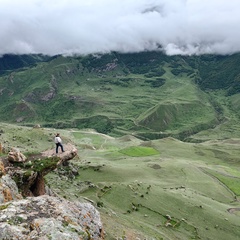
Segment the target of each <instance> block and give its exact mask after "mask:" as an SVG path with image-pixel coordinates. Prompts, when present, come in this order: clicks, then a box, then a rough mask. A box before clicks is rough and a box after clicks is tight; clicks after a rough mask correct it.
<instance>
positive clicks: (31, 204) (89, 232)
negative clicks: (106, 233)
mask: <svg viewBox="0 0 240 240" xmlns="http://www.w3.org/2000/svg"><path fill="white" fill-rule="evenodd" d="M101 235H102V223H101V219H100V215H99V212H98V211H97V210H96V209H95V208H94V207H93V206H92V205H91V204H89V203H80V202H74V203H73V202H70V201H67V200H64V199H61V198H58V197H51V196H47V195H44V196H40V197H28V198H26V199H22V200H19V201H12V202H10V203H7V204H1V205H0V239H9V240H10V239H11V240H15V239H29V240H30V239H73V240H74V239H76V240H79V239H101Z"/></svg>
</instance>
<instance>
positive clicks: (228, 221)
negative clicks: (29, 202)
mask: <svg viewBox="0 0 240 240" xmlns="http://www.w3.org/2000/svg"><path fill="white" fill-rule="evenodd" d="M56 131H59V132H60V133H61V136H62V139H63V144H64V146H67V143H72V144H74V145H75V146H76V147H77V149H78V155H79V157H75V158H74V159H73V160H71V161H70V163H69V165H67V166H61V167H60V168H59V170H58V171H54V172H51V173H50V174H48V175H46V176H45V179H46V183H47V184H48V186H49V187H50V188H51V190H52V191H53V192H54V193H56V194H57V195H58V196H61V197H63V198H65V199H66V200H71V201H79V200H82V201H85V202H89V203H91V204H92V205H94V206H95V208H97V209H98V211H99V212H100V215H101V220H102V222H103V228H104V231H105V232H106V235H105V239H106V240H112V239H128V240H132V239H141V240H143V239H154V240H155V239H156V240H158V239H159V240H160V239H164V240H165V239H166V240H179V239H181V240H185V239H209V240H216V239H218V240H226V239H229V240H236V239H239V238H240V231H239V227H240V221H239V218H240V171H239V170H240V161H239V154H240V149H239V144H240V138H230V139H226V140H221V141H219V140H214V141H207V142H204V143H186V142H182V141H179V140H177V139H173V138H170V137H168V138H163V139H158V140H152V141H143V140H140V139H138V138H135V137H133V136H131V135H125V136H122V137H119V138H114V137H110V136H108V135H104V134H100V133H97V132H96V131H94V130H90V129H88V130H86V129H85V130H77V129H62V130H59V129H50V128H32V127H22V126H17V125H12V124H2V123H0V132H1V135H0V143H2V146H3V148H4V149H6V150H7V149H8V148H11V147H13V146H15V147H16V146H17V147H18V149H20V150H21V151H22V152H23V153H25V154H26V152H27V153H28V154H26V155H27V156H31V154H33V153H35V154H37V153H39V152H42V151H45V150H50V149H52V151H53V150H54V143H53V137H54V133H55V132H56ZM4 154H5V152H3V153H2V154H0V156H2V157H4ZM25 164H26V163H25ZM35 164H36V165H35ZM38 165H39V160H38V159H35V160H32V163H31V164H30V165H27V164H26V165H25V167H26V168H27V169H31V170H33V168H32V167H33V166H38ZM41 166H42V165H41ZM43 166H44V165H43ZM43 166H42V167H43ZM10 170H11V169H10ZM29 182H31V181H29ZM24 186H25V185H24ZM46 197H47V196H46ZM44 204H45V202H44ZM2 206H3V207H2V209H1V208H0V211H2V210H3V208H4V206H6V203H5V204H4V205H2ZM40 206H41V205H40ZM43 206H46V204H45V205H43ZM9 207H11V205H9ZM11 209H12V208H11ZM41 209H42V211H41V213H42V214H41V216H48V215H46V214H48V211H47V209H45V208H44V207H43V208H41ZM62 209H66V206H64V208H62ZM35 211H36V209H35V210H34V212H35ZM50 213H51V214H52V212H50ZM21 214H25V212H24V213H23V212H21ZM3 215H4V216H6V215H5V214H4V213H2V216H3ZM16 216H22V215H16ZM51 217H52V215H51ZM35 218H36V215H35V214H33V215H32V217H30V218H29V219H30V220H32V219H35ZM24 219H25V218H24ZM29 219H28V220H29ZM44 219H45V220H46V218H44ZM44 219H43V220H44ZM70 219H72V218H70ZM7 220H8V223H9V224H10V223H12V224H18V225H19V226H21V224H22V221H20V220H21V218H20V217H19V219H18V221H16V220H15V217H14V218H10V220H9V219H7ZM7 220H6V217H2V218H1V221H2V223H4V222H6V221H7ZM13 220H14V221H13ZM45 220H44V221H45ZM25 221H26V219H25V220H24V222H25ZM12 224H11V226H14V225H12ZM65 225H66V226H67V224H65ZM66 226H65V227H66ZM74 226H76V225H74ZM24 227H25V225H24ZM22 228H23V227H22ZM22 228H21V229H22ZM71 231H73V232H75V228H71ZM39 232H40V233H41V231H39ZM55 232H56V229H55V228H53V232H52V233H53V234H54V233H55Z"/></svg>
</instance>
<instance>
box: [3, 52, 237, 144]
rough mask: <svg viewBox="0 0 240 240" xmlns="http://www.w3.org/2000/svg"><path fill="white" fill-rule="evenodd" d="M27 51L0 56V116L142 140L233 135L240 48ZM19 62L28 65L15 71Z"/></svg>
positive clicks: (13, 121) (7, 119)
mask: <svg viewBox="0 0 240 240" xmlns="http://www.w3.org/2000/svg"><path fill="white" fill-rule="evenodd" d="M12 58H13V57H12ZM12 58H10V59H12ZM25 58H26V56H25ZM25 58H23V57H19V56H17V57H16V58H15V59H14V60H11V61H10V60H9V61H7V59H5V60H4V61H3V59H2V60H1V61H0V63H2V64H3V63H4V66H5V67H6V68H5V69H7V66H10V67H9V68H8V70H9V69H10V70H11V71H10V72H8V73H6V72H5V74H4V75H3V76H2V77H0V101H1V105H0V121H5V122H12V123H19V124H21V125H33V124H36V123H38V124H42V125H43V126H46V127H59V128H66V127H68V128H69V127H71V128H80V129H81V128H94V129H96V130H97V131H99V132H102V133H108V134H111V135H115V136H120V135H124V134H128V133H131V134H132V135H135V136H138V137H140V138H143V139H155V138H161V137H165V136H173V137H177V138H179V139H186V140H190V141H198V140H201V139H202V137H201V132H202V131H204V130H207V131H209V132H210V134H208V138H209V139H211V135H215V134H218V135H219V138H225V137H226V135H228V134H231V133H230V132H234V134H236V135H237V134H239V131H240V129H238V126H237V122H238V120H239V110H238V109H240V107H239V106H240V102H239V101H237V99H238V91H239V90H238V78H239V74H240V73H239V71H238V68H237V67H236V66H237V64H238V63H239V59H240V55H238V54H236V55H232V56H222V57H221V56H212V55H206V56H191V57H186V56H184V57H182V56H171V57H170V56H166V55H164V54H162V53H160V52H143V53H136V54H119V53H111V54H105V55H99V54H96V55H89V56H82V57H62V56H56V57H54V58H51V59H48V62H44V61H43V58H42V59H40V60H38V61H37V60H35V62H34V64H35V65H34V66H33V65H31V64H32V63H33V62H32V61H33V60H31V61H30V60H29V62H28V61H27V60H26V61H23V59H25ZM39 58H40V57H39ZM19 59H20V60H21V61H20V60H19ZM26 59H28V58H26ZM30 59H32V58H30ZM45 60H46V59H45ZM11 62H14V66H13V67H12V65H11V64H10V63H11ZM18 62H19V64H17V63H18ZM7 63H8V64H7ZM23 63H24V64H25V65H24V64H23ZM21 64H23V66H28V68H21V69H18V70H14V68H17V67H19V66H21ZM20 70H21V71H20ZM233 94H234V95H233ZM223 124H225V125H223ZM223 126H224V127H223ZM210 129H211V131H210ZM219 129H221V130H220V131H219ZM229 129H230V132H228V131H229ZM232 129H234V131H232ZM216 132H217V133H216ZM219 132H220V134H219ZM223 132H224V134H226V135H224V134H223ZM196 133H198V134H200V135H194V134H196ZM204 135H205V136H206V134H204ZM205 138H206V137H205ZM202 140H205V139H202Z"/></svg>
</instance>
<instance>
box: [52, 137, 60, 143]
mask: <svg viewBox="0 0 240 240" xmlns="http://www.w3.org/2000/svg"><path fill="white" fill-rule="evenodd" d="M54 142H55V143H62V139H61V138H60V137H55V139H54Z"/></svg>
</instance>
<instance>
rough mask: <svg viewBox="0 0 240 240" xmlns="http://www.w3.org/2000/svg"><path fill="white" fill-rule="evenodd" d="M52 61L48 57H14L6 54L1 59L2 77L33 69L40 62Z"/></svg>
mask: <svg viewBox="0 0 240 240" xmlns="http://www.w3.org/2000/svg"><path fill="white" fill-rule="evenodd" d="M49 59H51V58H50V57H48V56H44V55H40V54H35V55H12V54H6V55H3V56H2V57H0V75H1V74H4V73H6V72H7V71H12V70H16V69H20V68H24V67H31V66H33V65H35V64H36V63H38V62H43V61H47V60H49Z"/></svg>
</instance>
